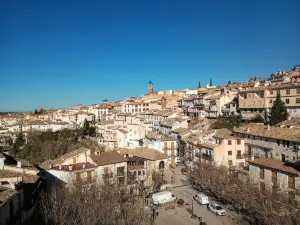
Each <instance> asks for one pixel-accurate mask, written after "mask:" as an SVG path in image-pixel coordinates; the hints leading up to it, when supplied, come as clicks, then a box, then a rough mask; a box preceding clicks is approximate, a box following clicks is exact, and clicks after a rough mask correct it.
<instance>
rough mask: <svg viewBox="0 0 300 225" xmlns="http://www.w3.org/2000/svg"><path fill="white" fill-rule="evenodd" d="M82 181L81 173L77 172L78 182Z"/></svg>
mask: <svg viewBox="0 0 300 225" xmlns="http://www.w3.org/2000/svg"><path fill="white" fill-rule="evenodd" d="M80 182H81V173H76V183H80Z"/></svg>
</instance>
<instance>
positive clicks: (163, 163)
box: [117, 147, 169, 185]
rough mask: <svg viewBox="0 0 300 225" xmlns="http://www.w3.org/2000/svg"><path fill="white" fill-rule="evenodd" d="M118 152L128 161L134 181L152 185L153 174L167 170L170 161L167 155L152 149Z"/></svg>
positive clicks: (119, 149)
mask: <svg viewBox="0 0 300 225" xmlns="http://www.w3.org/2000/svg"><path fill="white" fill-rule="evenodd" d="M117 151H118V152H119V153H120V154H122V155H123V156H124V157H125V158H126V159H127V168H128V171H129V172H130V173H131V175H132V178H133V180H134V181H138V182H141V181H142V182H144V184H145V185H151V184H152V174H153V172H158V171H159V170H163V169H167V168H168V167H169V159H168V156H166V155H165V154H163V153H161V152H159V151H157V150H156V149H150V148H141V147H139V148H134V149H127V148H118V149H117Z"/></svg>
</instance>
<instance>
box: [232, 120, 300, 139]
mask: <svg viewBox="0 0 300 225" xmlns="http://www.w3.org/2000/svg"><path fill="white" fill-rule="evenodd" d="M268 128H269V129H268ZM233 131H234V132H236V133H243V134H250V135H254V136H259V137H266V138H274V139H280V140H287V141H295V142H300V129H297V128H285V127H274V126H267V125H258V124H247V125H244V126H240V127H238V128H237V127H235V128H234V129H233Z"/></svg>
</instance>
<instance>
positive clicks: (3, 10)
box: [0, 0, 300, 111]
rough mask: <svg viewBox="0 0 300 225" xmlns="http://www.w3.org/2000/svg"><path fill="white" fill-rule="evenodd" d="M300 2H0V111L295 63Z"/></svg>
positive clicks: (190, 83)
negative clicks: (150, 82) (151, 83)
mask: <svg viewBox="0 0 300 225" xmlns="http://www.w3.org/2000/svg"><path fill="white" fill-rule="evenodd" d="M299 9H300V1H299V0H294V1H289V0H281V1H276V0H270V1H267V0H259V1H255V0H252V1H241V0H238V1H230V0H229V1H225V0H222V1H213V0H212V1H207V0H206V1H201V0H195V1H189V0H182V1H176V0H170V1H165V0H157V1H156V0H149V1H148V0H138V1H130V0H120V1H114V0H111V1H107V0H105V1H104V0H103V1H101V0H98V1H76V0H72V1H67V0H59V1H55V0H49V1H48V0H36V1H31V0H26V1H21V0H19V1H16V0H9V1H5V0H3V1H0V78H1V80H0V82H1V88H0V111H21V110H31V111H32V110H34V109H35V108H41V107H43V108H52V107H54V108H60V107H66V106H70V105H74V104H79V103H82V104H90V103H100V102H101V101H102V100H103V99H122V98H124V97H127V96H137V95H142V94H144V93H145V92H146V91H147V83H148V81H149V80H151V81H152V82H153V83H154V89H155V90H161V89H183V88H195V87H196V86H197V84H198V81H201V84H208V83H209V78H210V77H212V80H213V83H214V84H221V83H227V81H228V80H229V79H230V80H231V81H243V80H247V79H248V78H249V77H250V76H257V77H266V76H269V74H270V73H272V72H275V71H277V70H280V69H290V68H292V67H293V66H294V65H296V64H300V14H299Z"/></svg>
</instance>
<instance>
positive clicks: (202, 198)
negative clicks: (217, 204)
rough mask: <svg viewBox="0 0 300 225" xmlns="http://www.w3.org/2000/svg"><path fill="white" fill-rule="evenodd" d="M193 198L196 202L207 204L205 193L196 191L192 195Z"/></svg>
mask: <svg viewBox="0 0 300 225" xmlns="http://www.w3.org/2000/svg"><path fill="white" fill-rule="evenodd" d="M194 199H195V201H196V202H198V203H200V204H201V205H207V204H209V201H208V197H207V196H206V195H205V194H201V193H198V194H196V195H195V196H194Z"/></svg>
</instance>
